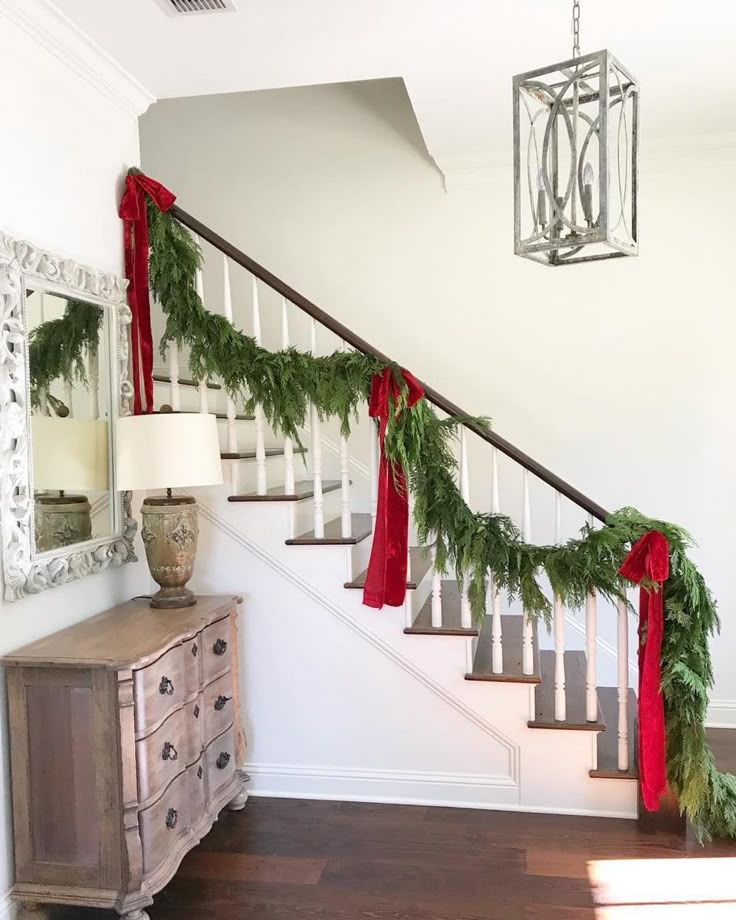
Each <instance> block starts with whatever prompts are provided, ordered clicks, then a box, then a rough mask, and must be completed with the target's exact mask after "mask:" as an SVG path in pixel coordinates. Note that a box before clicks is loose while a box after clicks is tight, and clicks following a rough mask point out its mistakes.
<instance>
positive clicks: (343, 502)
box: [340, 342, 353, 540]
mask: <svg viewBox="0 0 736 920" xmlns="http://www.w3.org/2000/svg"><path fill="white" fill-rule="evenodd" d="M340 350H341V351H345V350H346V345H345V342H341V343H340ZM340 528H341V533H342V538H343V540H347V539H349V538H350V537H352V535H353V516H352V514H351V513H350V451H349V450H348V439H347V438H346V437H345V435H343V434H342V433H341V434H340Z"/></svg>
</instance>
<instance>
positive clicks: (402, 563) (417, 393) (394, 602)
mask: <svg viewBox="0 0 736 920" xmlns="http://www.w3.org/2000/svg"><path fill="white" fill-rule="evenodd" d="M401 374H402V376H403V378H404V381H405V383H406V386H407V388H408V392H407V394H406V396H407V406H408V407H409V408H411V407H412V406H413V405H414V404H415V403H416V402H418V401H419V400H420V399H421V398H422V396H424V390H423V389H422V385H421V384H420V383H419V381H418V380H417V379H416V377H414V376H413V374H410V373H409V371H406V370H403V369H402V371H401ZM401 390H402V388H401V385H400V384H399V381H398V380H397V379H396V377H395V376H394V373H393V371H392V370H391V368H389V367H385V368H384V369H383V370H382V371H381V372H380V373H378V374H376V375H375V376H374V378H373V381H372V383H371V401H370V404H369V408H368V411H369V414H370V416H371V418H377V419H379V420H380V421H379V432H378V437H379V441H380V444H381V463H380V467H379V471H378V507H377V509H376V530H375V533H374V534H373V547H372V548H371V558H370V562H369V563H368V573H367V575H366V580H365V586H364V588H363V603H364V604H366V605H367V606H368V607H378V608H380V607H383V605H384V604H388V606H389V607H400V606H401V604H403V603H404V597H405V596H406V563H407V554H408V552H409V493H408V490H407V487H406V474H405V473H404V470H403V469H402V467H401V466H400V465H399V464H394V463H391V462H389V461H388V459H387V458H386V455H385V452H384V440H385V438H386V427H387V425H388V420H389V417H390V414H391V412H398V403H399V397H400V395H401Z"/></svg>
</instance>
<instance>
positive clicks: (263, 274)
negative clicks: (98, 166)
mask: <svg viewBox="0 0 736 920" xmlns="http://www.w3.org/2000/svg"><path fill="white" fill-rule="evenodd" d="M170 213H171V214H172V216H173V217H175V218H176V219H177V220H178V221H180V222H181V223H182V224H184V226H185V227H188V228H189V229H190V230H191V231H192V232H193V233H196V234H197V236H198V237H199V238H200V239H203V240H206V241H207V242H208V243H210V244H211V245H212V246H214V247H215V249H219V250H220V252H222V253H224V254H225V255H226V256H227V257H228V258H229V259H232V260H233V262H236V263H237V264H238V265H241V266H242V267H243V268H245V269H247V270H248V271H249V272H250V273H251V274H253V275H255V276H256V278H260V280H261V281H263V282H264V284H267V285H268V286H269V287H270V288H272V289H273V290H274V291H276V292H277V293H279V294H281V295H282V296H283V297H285V298H286V299H287V300H288V301H289V302H290V303H293V304H294V306H295V307H299V309H300V310H303V311H304V312H305V313H306V314H307V315H308V316H311V317H312V318H313V319H315V320H317V322H318V323H321V324H322V325H323V326H325V327H326V328H327V329H329V330H330V332H334V333H335V335H336V336H338V337H339V338H341V339H343V341H345V342H347V343H348V345H351V346H352V347H353V348H355V349H356V350H357V351H360V352H362V353H363V354H365V355H372V356H373V357H374V358H377V359H378V360H379V361H382V362H385V363H386V364H389V363H391V361H390V358H388V356H387V355H384V354H383V352H381V351H379V350H378V349H377V348H374V347H373V346H372V345H371V344H370V343H369V342H366V341H365V339H362V338H361V337H360V336H359V335H356V334H355V333H354V332H353V331H352V330H351V329H348V328H347V326H344V325H343V324H342V323H341V322H339V321H338V320H336V319H335V318H334V317H332V316H330V314H329V313H325V311H324V310H322V309H320V307H318V306H317V305H316V304H314V303H312V301H311V300H308V299H307V298H306V297H304V296H303V295H302V294H300V293H299V292H298V291H295V290H294V288H292V287H290V286H289V285H288V284H286V282H285V281H282V280H281V279H280V278H278V277H276V275H274V274H273V273H272V272H270V271H268V269H266V268H264V267H263V266H262V265H259V264H258V262H255V261H254V260H253V259H251V258H250V256H247V255H246V254H245V253H244V252H242V251H241V250H240V249H238V248H237V247H236V246H233V244H232V243H230V242H228V240H226V239H225V238H224V237H222V236H220V235H219V234H218V233H215V231H214V230H211V229H210V228H209V227H208V226H207V225H206V224H203V223H202V222H201V221H200V220H197V218H196V217H192V215H191V214H188V213H187V212H186V211H183V210H182V209H181V208H180V207H179V206H178V205H174V206H173V207H172V208H171V212H170ZM422 386H423V387H424V392H425V394H426V396H427V399H428V400H429V401H430V402H431V403H433V404H434V405H435V406H437V408H438V409H441V410H442V411H443V412H446V413H447V415H451V416H454V417H455V418H467V417H468V416H469V415H470V414H471V413H469V412H465V411H463V410H462V409H461V408H460V407H459V406H456V405H455V403H453V402H450V400H449V399H447V398H446V397H445V396H443V395H442V394H441V393H438V392H437V390H435V389H433V388H432V387H430V386H427V385H426V384H425V383H422ZM464 424H465V426H466V427H467V428H468V429H470V431H472V432H473V433H474V434H477V435H478V437H479V438H482V439H483V440H484V441H487V442H488V443H489V444H492V445H493V446H494V447H496V448H498V450H500V451H501V453H502V454H505V455H506V456H507V457H510V458H511V459H512V460H514V461H515V462H516V463H518V464H519V465H520V466H522V467H524V469H526V470H529V472H530V473H533V474H534V476H536V477H537V478H538V479H541V480H542V482H546V483H547V485H548V486H551V487H552V488H553V489H556V490H557V491H558V492H559V493H560V494H561V495H564V496H565V498H569V499H570V501H572V502H574V503H575V504H576V505H578V506H579V507H580V508H582V509H583V510H584V511H587V512H588V514H592V515H593V517H595V518H597V519H598V520H599V521H605V520H606V518H607V517H608V512H607V511H606V509H605V508H603V507H602V506H601V505H599V504H598V503H597V502H594V501H593V500H592V499H591V498H588V496H587V495H584V494H583V493H582V492H580V491H579V490H578V489H576V488H575V487H574V486H571V485H570V483H568V482H565V480H564V479H561V478H560V477H559V476H557V475H556V474H555V473H553V472H552V471H551V470H548V469H547V468H546V467H544V466H542V464H541V463H537V461H536V460H533V459H532V458H531V457H530V456H529V455H528V454H525V453H524V452H523V451H521V450H519V448H518V447H516V446H515V445H513V444H512V443H511V442H510V441H507V440H506V439H505V438H502V437H501V436H500V435H499V434H496V432H495V431H492V430H489V429H485V428H481V427H479V426H478V425H474V424H473V423H472V422H464Z"/></svg>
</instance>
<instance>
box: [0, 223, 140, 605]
mask: <svg viewBox="0 0 736 920" xmlns="http://www.w3.org/2000/svg"><path fill="white" fill-rule="evenodd" d="M126 287H127V281H124V280H122V279H120V278H118V277H117V276H116V275H113V274H109V273H105V272H101V271H98V270H97V269H94V268H90V267H88V266H86V265H80V264H78V263H77V262H74V261H72V260H71V259H64V258H61V257H58V256H55V255H53V254H52V253H49V252H44V251H42V250H39V249H36V248H35V247H34V246H32V245H31V244H30V243H27V242H23V241H18V240H13V239H11V238H10V237H9V236H7V235H6V234H4V233H2V232H0V528H1V529H2V561H3V576H4V586H5V598H6V600H9V601H14V600H18V599H19V598H21V597H23V596H24V595H26V594H37V593H39V592H40V591H44V590H45V589H46V588H51V587H57V586H59V585H62V584H65V583H66V582H68V581H72V580H73V579H77V578H83V577H84V576H85V575H91V574H93V573H95V572H101V571H103V570H104V569H106V568H108V567H110V566H116V565H122V564H123V563H125V562H132V561H135V559H136V556H135V553H134V549H133V538H134V536H135V531H136V522H135V520H134V518H133V517H132V514H131V507H130V505H131V493H129V492H127V493H120V492H117V491H113V493H112V501H113V506H114V509H113V521H114V524H113V528H112V531H113V532H112V533H111V534H110V535H108V536H106V537H104V538H98V539H94V538H93V539H91V540H87V541H86V542H84V543H77V544H75V545H72V546H69V547H68V548H67V549H66V550H64V549H57V550H50V551H49V552H46V553H43V554H38V553H37V552H36V551H35V547H34V544H33V483H32V471H31V462H30V449H31V444H30V428H31V423H30V417H31V398H30V378H29V368H28V331H27V323H26V315H25V296H26V295H25V292H26V289H27V288H37V289H43V290H46V291H51V292H54V293H57V294H60V295H61V296H62V297H63V296H70V297H74V298H79V299H82V298H83V299H84V300H85V301H89V302H90V303H94V304H98V305H99V306H102V307H105V308H106V309H107V310H108V311H109V313H108V316H109V322H110V334H109V336H108V342H109V346H110V348H111V351H112V352H113V354H111V355H110V356H109V357H110V366H111V368H112V378H113V379H112V394H115V393H117V399H114V398H113V399H112V406H111V413H110V415H111V418H110V423H111V425H112V427H113V428H114V419H115V416H116V414H117V415H129V414H130V411H131V410H130V405H131V399H132V396H133V387H132V384H131V382H130V379H129V377H128V353H129V349H128V338H129V326H130V321H131V314H130V308H129V307H128V304H127V301H126V294H125V291H126ZM116 403H117V405H115V404H116ZM113 451H114V444H113ZM114 487H115V483H114V481H113V484H112V488H113V490H114Z"/></svg>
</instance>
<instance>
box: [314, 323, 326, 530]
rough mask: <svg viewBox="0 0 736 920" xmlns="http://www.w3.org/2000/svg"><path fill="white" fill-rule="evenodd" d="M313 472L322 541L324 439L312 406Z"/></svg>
mask: <svg viewBox="0 0 736 920" xmlns="http://www.w3.org/2000/svg"><path fill="white" fill-rule="evenodd" d="M312 354H313V355H315V356H316V354H317V321H316V320H314V319H313V320H312ZM312 471H313V477H314V481H313V485H312V487H313V489H314V499H313V503H314V536H315V537H316V538H317V539H318V540H322V539H323V538H324V535H325V513H324V503H323V499H322V437H321V433H320V419H319V413H318V412H317V407H316V406H312Z"/></svg>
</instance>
